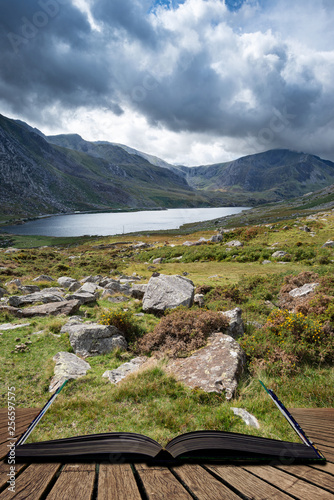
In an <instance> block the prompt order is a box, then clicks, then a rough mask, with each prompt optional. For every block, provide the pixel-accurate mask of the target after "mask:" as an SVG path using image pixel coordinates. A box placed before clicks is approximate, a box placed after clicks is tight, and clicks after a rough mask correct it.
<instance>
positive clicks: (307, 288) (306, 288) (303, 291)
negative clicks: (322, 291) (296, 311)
mask: <svg viewBox="0 0 334 500" xmlns="http://www.w3.org/2000/svg"><path fill="white" fill-rule="evenodd" d="M317 286H319V283H306V284H305V285H303V286H300V287H298V288H294V289H293V290H291V291H290V292H289V295H290V296H291V297H294V298H296V297H305V296H306V295H309V294H310V293H312V292H314V290H315V289H316V288H317Z"/></svg>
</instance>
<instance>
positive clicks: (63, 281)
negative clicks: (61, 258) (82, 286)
mask: <svg viewBox="0 0 334 500" xmlns="http://www.w3.org/2000/svg"><path fill="white" fill-rule="evenodd" d="M57 282H58V283H59V285H60V286H62V287H64V288H69V287H70V286H71V285H72V284H73V283H77V280H75V279H74V278H69V277H68V276H61V277H60V278H58V279H57Z"/></svg>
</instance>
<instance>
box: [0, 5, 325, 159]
mask: <svg viewBox="0 0 334 500" xmlns="http://www.w3.org/2000/svg"><path fill="white" fill-rule="evenodd" d="M290 4H291V2H288V0H279V1H278V2H274V1H268V2H264V1H262V0H261V2H260V3H258V2H256V0H245V1H241V0H240V1H239V0H236V1H232V0H230V1H229V2H227V4H226V5H227V6H226V5H224V2H223V1H219V0H206V1H204V0H187V1H185V2H183V1H182V2H177V1H173V2H166V1H163V2H161V1H160V2H152V1H151V0H144V1H139V0H113V1H110V0H94V1H91V2H90V6H91V16H92V17H91V18H89V17H88V16H87V14H86V13H85V11H84V10H80V9H79V8H78V7H76V6H75V5H74V3H73V4H72V3H71V2H70V1H65V0H38V1H37V0H29V1H23V0H11V1H10V2H7V1H1V0H0V43H1V48H2V50H1V53H0V101H2V103H4V105H6V107H7V108H6V109H10V110H11V112H12V113H16V114H17V115H20V116H21V117H22V116H23V117H24V118H25V119H26V120H29V119H31V120H33V121H34V122H35V123H41V124H42V123H43V120H44V123H45V122H46V121H47V120H51V119H52V118H53V119H59V120H61V115H62V113H65V112H66V110H69V109H74V110H75V109H77V108H80V107H84V108H87V109H91V110H94V109H96V110H99V109H109V110H111V111H112V112H113V113H114V114H116V115H121V114H122V112H123V110H127V111H130V112H131V111H135V112H138V113H139V114H140V115H141V116H144V117H145V118H146V119H147V121H148V122H149V124H150V125H151V127H161V126H162V127H165V128H167V129H168V130H170V131H175V132H193V133H196V134H198V133H199V134H206V135H208V134H209V135H211V136H212V137H222V138H224V141H225V143H226V144H227V147H228V141H229V140H231V141H234V140H243V141H246V144H247V147H249V148H254V150H261V149H265V148H266V147H267V148H268V149H269V148H270V147H287V145H289V146H291V147H293V146H294V147H295V148H296V149H305V148H306V149H307V148H308V147H311V146H310V145H312V147H313V148H314V147H315V145H316V146H317V147H318V149H320V150H321V148H322V149H323V150H324V151H326V153H327V155H332V156H333V157H334V150H333V151H332V148H333V146H328V130H330V131H332V128H333V126H334V125H333V118H332V109H333V104H334V103H333V83H332V82H333V79H334V69H333V68H334V55H333V43H334V42H333V35H332V34H331V33H332V31H330V30H329V29H327V28H328V27H329V26H331V23H332V21H333V16H334V10H333V9H332V3H331V2H329V0H323V2H320V3H319V5H318V6H317V7H316V6H315V5H314V2H312V1H310V0H305V1H304V2H302V1H301V0H296V2H294V3H293V5H292V6H291V5H290ZM164 5H165V7H164ZM89 19H90V20H89ZM92 20H93V21H92ZM90 21H91V22H90ZM292 143H293V144H292ZM317 152H318V153H320V151H317Z"/></svg>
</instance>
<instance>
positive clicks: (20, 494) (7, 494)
mask: <svg viewBox="0 0 334 500" xmlns="http://www.w3.org/2000/svg"><path fill="white" fill-rule="evenodd" d="M60 466H61V465H60V464H32V465H30V466H29V467H28V468H27V469H25V470H24V471H23V472H22V474H20V475H19V476H18V478H17V479H16V481H15V493H12V492H11V491H9V490H8V489H6V490H4V491H3V492H2V493H1V495H0V500H12V499H15V500H40V499H41V498H42V497H43V494H44V493H45V491H47V489H48V488H49V485H50V482H51V481H52V480H53V478H54V477H55V475H56V473H57V471H58V470H59V468H60Z"/></svg>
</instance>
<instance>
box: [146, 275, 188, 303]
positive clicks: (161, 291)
mask: <svg viewBox="0 0 334 500" xmlns="http://www.w3.org/2000/svg"><path fill="white" fill-rule="evenodd" d="M194 291H195V287H194V284H193V282H192V281H191V280H189V279H188V278H185V277H183V276H178V275H175V276H167V275H165V274H160V275H159V276H157V277H152V278H151V279H150V281H149V282H148V286H147V289H146V292H145V294H144V297H143V311H149V312H156V313H161V312H163V311H165V310H166V309H173V308H175V307H178V306H187V307H191V306H192V304H193V301H194Z"/></svg>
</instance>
